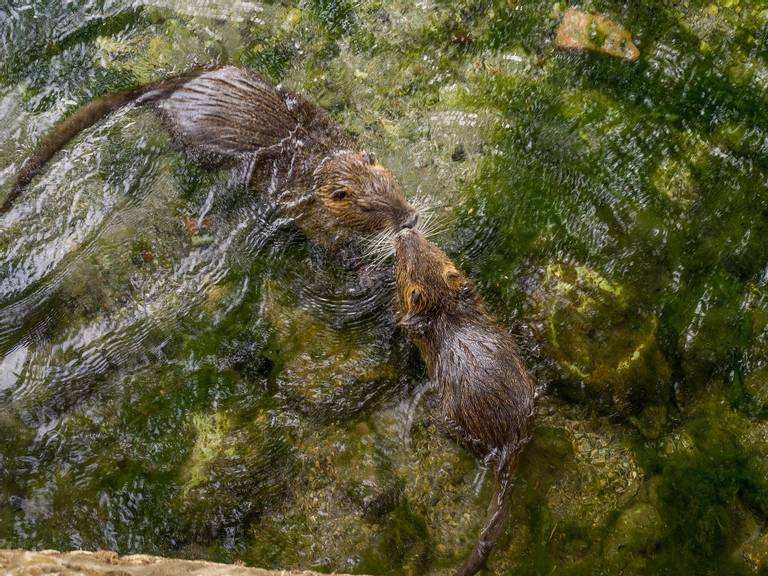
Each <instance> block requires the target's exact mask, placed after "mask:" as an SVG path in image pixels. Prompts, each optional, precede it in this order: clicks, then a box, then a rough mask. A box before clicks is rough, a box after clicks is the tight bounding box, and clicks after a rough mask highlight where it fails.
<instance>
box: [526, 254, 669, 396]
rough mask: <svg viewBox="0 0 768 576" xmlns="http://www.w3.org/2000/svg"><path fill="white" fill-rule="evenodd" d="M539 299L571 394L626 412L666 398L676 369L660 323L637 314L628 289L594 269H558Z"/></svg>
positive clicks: (551, 270)
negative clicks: (660, 338) (664, 348)
mask: <svg viewBox="0 0 768 576" xmlns="http://www.w3.org/2000/svg"><path fill="white" fill-rule="evenodd" d="M533 301H534V303H535V306H536V308H537V309H538V310H537V315H538V316H539V317H540V319H541V323H540V330H541V339H542V341H544V342H546V343H547V345H548V347H549V349H550V350H549V352H550V354H551V356H552V357H554V358H555V359H556V361H557V362H558V364H559V366H560V368H561V369H562V371H563V382H562V386H561V388H562V392H564V393H565V394H566V395H568V396H575V397H578V398H580V399H581V398H583V399H585V400H590V401H598V402H602V403H608V404H610V405H611V406H613V407H618V408H622V409H623V408H626V407H627V405H628V404H629V403H632V404H634V403H637V404H646V403H648V402H650V401H652V400H653V399H654V397H655V398H657V399H662V400H664V399H666V397H665V395H666V392H667V389H668V385H669V381H670V378H671V371H670V368H669V365H668V363H667V361H666V359H665V357H664V355H663V354H662V353H661V351H660V349H659V345H658V342H657V336H656V330H657V324H658V321H657V318H656V316H655V315H653V314H649V313H646V312H643V311H641V310H637V309H635V305H634V304H633V301H632V298H631V296H630V295H628V294H627V293H626V291H625V288H624V287H623V286H622V285H621V284H618V283H616V282H613V281H611V280H609V279H607V278H605V277H604V276H602V275H601V274H600V273H599V272H597V271H596V270H593V269H590V268H588V267H586V266H577V265H573V264H570V263H560V264H550V265H548V266H547V268H546V271H545V274H544V278H543V282H542V284H541V286H540V288H539V289H538V290H537V291H536V292H535V293H534V294H533Z"/></svg>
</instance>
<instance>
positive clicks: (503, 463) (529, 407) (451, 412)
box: [394, 229, 534, 576]
mask: <svg viewBox="0 0 768 576" xmlns="http://www.w3.org/2000/svg"><path fill="white" fill-rule="evenodd" d="M394 242H395V281H396V284H397V291H398V296H399V301H400V306H401V309H402V320H401V323H402V325H403V326H404V327H405V328H406V330H407V331H408V332H409V333H410V334H411V336H412V337H413V339H414V341H415V343H416V346H417V347H418V348H419V351H420V352H421V355H422V357H423V358H424V362H425V363H426V365H427V370H428V372H429V375H430V378H431V379H432V381H433V382H434V383H435V384H436V386H437V390H438V394H439V399H440V411H441V418H442V420H443V424H444V425H445V427H446V428H447V430H448V431H450V432H452V433H453V434H454V435H455V436H457V437H458V438H459V439H460V440H461V441H462V442H464V443H465V444H466V445H467V446H468V447H470V448H471V449H472V450H474V451H475V453H477V454H478V455H480V456H482V457H484V458H487V459H489V460H491V461H493V462H494V464H495V472H496V492H495V494H494V496H493V499H492V500H491V503H490V505H489V509H488V516H487V519H486V523H485V526H484V528H483V530H482V531H481V533H480V538H479V541H478V544H477V546H476V547H475V549H474V551H473V552H472V554H471V555H470V557H469V558H468V559H467V561H466V562H465V564H464V565H463V566H462V568H461V569H460V571H459V572H458V574H460V575H462V576H469V575H471V574H475V573H476V572H477V571H478V570H479V569H480V567H481V566H482V564H483V562H484V561H485V559H486V558H487V556H488V554H489V553H490V549H491V547H492V546H493V544H494V542H495V541H496V539H497V538H498V536H499V534H500V533H501V530H502V529H503V527H504V519H505V517H506V511H507V507H508V498H509V483H510V476H511V474H512V473H513V471H514V468H515V466H516V464H517V457H518V454H519V452H520V449H521V448H522V446H523V445H524V444H525V443H526V442H527V440H528V433H529V428H530V425H531V421H532V418H533V401H534V381H533V378H532V377H531V376H530V374H529V373H528V371H527V370H526V368H525V366H524V364H523V361H522V359H521V358H520V355H519V353H518V351H517V346H516V345H515V343H514V341H513V340H512V337H511V336H510V335H509V334H508V333H507V331H506V330H504V329H503V328H502V327H501V326H500V325H499V324H497V323H496V321H495V320H494V319H493V318H492V317H491V316H490V315H489V314H488V312H487V311H486V309H485V306H484V305H483V303H482V301H481V299H480V297H479V296H478V295H477V293H476V291H475V289H474V287H473V286H472V284H471V282H470V281H469V280H468V279H467V278H466V277H465V276H464V275H463V274H462V273H461V272H460V271H459V270H458V269H457V268H456V266H455V265H454V264H453V262H451V260H450V258H448V256H446V255H445V253H444V252H442V251H441V250H440V249H439V248H437V247H436V246H435V245H434V244H432V243H431V242H429V241H428V240H427V239H426V238H425V237H424V236H423V234H422V233H421V232H419V231H417V230H412V229H404V230H402V231H401V232H399V233H398V234H397V235H396V237H395V240H394Z"/></svg>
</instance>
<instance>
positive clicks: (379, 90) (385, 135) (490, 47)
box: [0, 0, 768, 575]
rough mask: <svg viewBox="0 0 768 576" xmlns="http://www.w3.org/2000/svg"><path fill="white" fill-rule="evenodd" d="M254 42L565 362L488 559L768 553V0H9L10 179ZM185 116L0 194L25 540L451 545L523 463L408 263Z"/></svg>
mask: <svg viewBox="0 0 768 576" xmlns="http://www.w3.org/2000/svg"><path fill="white" fill-rule="evenodd" d="M574 11H580V13H583V14H587V15H591V16H590V17H589V18H587V17H580V18H582V19H581V20H579V21H582V22H585V23H586V24H585V25H586V26H588V27H589V29H587V30H586V31H585V32H584V34H583V35H579V34H578V33H574V37H575V38H577V39H580V41H581V42H582V43H586V44H585V46H584V47H585V49H583V50H580V49H572V48H560V47H558V27H559V26H560V24H561V23H562V22H563V20H564V19H565V18H566V14H567V13H569V12H570V13H575V12H574ZM627 34H628V35H629V36H627ZM622 40H623V41H625V42H627V41H629V42H631V45H632V46H633V47H634V48H635V49H636V50H637V54H636V57H635V53H634V51H632V49H631V47H630V46H629V44H626V43H625V44H624V47H623V49H622V47H621V42H622ZM614 41H616V42H618V44H617V45H614V44H611V43H610V42H614ZM587 44H588V45H587ZM615 46H618V49H614V48H615ZM627 50H628V51H629V52H627ZM611 52H615V53H613V54H612V53H611ZM625 53H626V54H627V56H626V57H622V55H623V54H625ZM225 63H235V64H238V65H240V66H243V67H247V68H249V69H253V70H255V71H256V72H258V73H259V74H261V75H263V76H264V77H266V78H268V79H269V80H271V81H273V82H281V83H284V84H285V85H287V86H288V87H290V88H291V89H294V90H297V91H299V92H301V93H303V94H305V95H307V97H309V98H310V99H311V100H312V101H314V102H316V103H317V104H319V105H321V106H323V107H324V108H326V109H327V110H329V111H330V112H331V114H332V115H333V116H334V117H335V118H336V119H337V120H338V121H339V122H340V123H341V124H342V125H343V126H344V128H345V129H346V130H348V131H349V132H350V133H352V134H353V135H354V136H355V138H356V139H357V140H358V141H359V142H360V144H361V146H363V147H365V148H368V149H370V150H372V151H375V152H376V154H377V157H378V158H379V160H380V161H381V162H382V163H383V164H385V165H386V166H387V167H389V168H390V169H391V170H392V171H393V172H394V173H395V174H396V175H397V176H398V179H399V180H400V181H401V183H402V185H403V189H404V190H405V192H406V195H407V196H408V197H409V198H411V199H419V202H420V203H421V204H423V205H427V206H429V210H430V211H431V212H432V213H433V214H434V215H435V222H436V223H437V224H436V226H437V227H438V228H439V229H438V230H436V235H435V236H434V240H435V241H436V242H437V243H438V244H440V246H441V247H443V248H444V249H445V250H447V251H448V252H449V254H450V255H451V257H452V258H453V259H454V260H455V261H456V262H457V264H458V265H459V266H460V267H461V268H462V270H463V271H464V272H465V273H467V274H468V275H469V276H470V277H472V279H473V280H474V281H475V283H476V284H477V286H478V290H479V291H480V292H481V294H482V295H483V298H484V299H485V300H486V301H487V302H488V304H489V307H490V308H491V310H492V312H493V314H495V315H496V316H497V317H498V318H499V319H501V320H503V321H504V323H505V324H507V325H508V326H510V330H511V331H512V332H513V333H514V335H515V337H516V338H517V340H518V342H519V343H520V345H521V348H522V351H523V354H524V355H525V357H526V360H527V362H528V365H529V366H530V367H531V368H532V370H533V371H534V372H535V374H536V376H537V379H538V381H539V384H540V394H539V400H538V404H539V405H538V419H537V423H536V426H535V430H534V436H533V440H532V442H531V443H530V444H529V445H528V446H527V447H526V449H525V451H524V454H523V458H522V461H521V464H520V469H519V471H518V474H517V479H516V483H515V487H514V491H513V496H512V501H513V505H512V509H511V513H510V520H509V522H508V524H507V528H506V530H505V532H504V533H503V534H502V536H501V538H500V540H499V542H498V543H497V545H496V547H495V549H494V552H493V553H492V554H491V558H490V561H489V563H488V567H487V573H489V574H509V575H529V574H530V575H533V574H563V575H580V574H619V573H621V574H638V575H640V574H643V575H647V574H660V575H668V574H718V575H721V574H726V575H727V574H739V575H741V574H764V573H767V572H766V571H768V243H767V242H766V238H768V96H766V95H767V94H768V8H766V6H765V4H764V3H763V2H760V1H757V0H710V1H706V2H702V1H697V0H688V1H686V2H662V1H660V0H659V1H655V0H643V1H637V2H619V1H609V0H603V1H601V0H585V1H584V2H581V3H576V2H570V1H553V2H538V1H528V0H503V1H502V0H499V1H490V0H484V1H472V0H460V1H459V2H447V1H443V0H427V1H424V2H401V1H400V0H392V1H389V2H383V1H377V0H346V1H334V0H306V1H302V2H290V1H275V2H253V1H246V0H226V1H217V2H214V1H213V0H192V1H188V2H182V1H176V0H151V1H150V0H147V1H138V0H135V1H133V0H82V1H80V2H61V1H59V0H33V1H31V2H30V0H24V1H21V0H10V1H9V2H5V3H4V4H2V5H0V196H2V195H4V194H5V193H6V192H7V190H8V188H9V187H10V185H11V183H12V181H13V177H14V174H15V172H16V170H18V168H19V166H20V165H21V163H22V162H23V160H24V159H25V158H26V157H28V156H29V154H30V153H31V151H32V150H33V148H34V146H35V144H36V143H37V142H38V141H39V140H40V139H41V138H42V137H43V136H44V134H45V133H46V132H47V131H48V130H49V129H50V128H51V126H53V125H54V124H55V123H56V122H57V121H59V120H61V119H62V118H63V117H65V116H66V115H67V114H68V113H71V112H72V111H73V110H75V109H77V108H78V107H79V106H81V105H83V104H85V103H86V102H88V101H90V100H92V99H93V98H95V97H97V96H99V95H102V94H106V93H109V92H113V91H117V90H125V89H129V88H132V87H136V86H139V85H142V84H145V83H147V82H152V81H156V80H159V79H162V78H166V77H168V76H170V75H172V74H174V73H178V72H180V71H183V70H186V69H188V68H190V67H192V66H197V65H212V64H225ZM157 124H158V123H157V122H156V121H155V118H154V117H153V116H152V114H151V112H147V111H142V110H124V111H121V112H119V113H118V114H115V115H114V116H113V117H110V118H109V119H107V120H106V121H105V122H103V123H100V124H98V125H97V126H96V127H94V128H92V129H89V130H88V131H86V132H85V133H83V134H82V135H81V136H80V137H79V138H78V139H77V140H76V141H75V142H73V143H72V144H71V145H70V146H68V147H67V148H66V149H65V150H64V151H63V152H62V153H61V154H59V155H58V156H57V157H56V158H55V159H54V160H53V161H52V162H51V164H50V165H49V166H48V168H47V170H46V171H45V172H44V174H43V175H41V177H40V178H39V179H37V180H36V181H35V182H34V183H33V184H32V185H31V186H30V187H29V189H28V190H27V192H26V193H25V196H24V198H23V199H22V201H20V202H19V204H18V205H17V206H16V208H15V209H14V210H13V211H12V212H11V213H9V214H8V215H5V216H2V217H0V546H2V547H25V548H38V549H43V548H57V549H64V550H66V549H76V548H85V549H98V548H104V549H112V550H116V551H119V552H121V553H129V552H146V553H154V554H162V555H167V556H176V557H185V558H208V559H213V560H218V561H234V560H242V561H244V562H245V563H246V564H249V565H255V566H263V567H284V568H291V567H296V568H311V569H315V570H320V571H343V572H350V573H365V574H412V575H416V574H419V575H420V574H449V573H451V572H452V570H453V569H454V568H455V567H456V566H457V565H458V564H459V562H460V561H461V559H463V558H464V557H466V555H467V553H468V552H469V551H470V550H471V549H472V547H473V545H474V543H475V538H476V535H477V532H478V530H479V528H480V525H481V523H482V521H483V519H484V515H485V512H486V508H485V507H486V504H487V502H488V499H489V496H490V493H491V491H492V485H491V484H492V479H491V476H492V475H491V474H486V473H485V472H484V470H483V469H482V468H481V466H480V465H479V463H478V462H477V461H476V460H475V458H473V457H472V455H471V454H470V453H468V452H467V451H465V450H464V449H462V448H460V447H459V446H457V445H456V444H455V443H454V442H453V441H452V440H451V439H449V438H447V437H445V436H443V435H442V434H441V433H440V432H439V431H438V430H437V428H436V426H435V423H434V422H433V420H432V415H433V412H434V411H433V410H432V405H433V404H434V398H433V392H432V391H431V389H430V387H429V385H428V382H427V379H426V374H425V372H424V369H423V366H422V365H421V363H420V360H419V357H418V353H417V352H416V351H415V349H414V348H413V346H412V345H411V344H410V343H409V342H408V339H407V338H405V337H404V335H403V334H402V332H401V331H400V329H399V328H398V327H397V321H396V318H395V315H394V312H393V308H392V302H393V300H392V297H393V295H392V293H391V288H392V286H391V281H390V280H389V279H388V278H389V274H390V273H389V268H388V267H389V266H391V262H385V263H384V264H382V265H381V266H380V267H378V268H376V267H360V268H357V269H350V268H349V267H346V266H344V265H343V264H342V263H340V262H339V261H338V260H337V259H335V258H334V257H333V256H332V255H330V254H327V253H325V252H324V251H323V250H322V249H320V248H318V247H316V246H312V245H311V244H309V243H307V242H306V240H305V239H304V238H302V236H301V232H300V231H299V230H298V228H297V227H296V226H295V225H293V224H292V223H291V222H290V221H286V220H285V219H282V218H281V217H280V214H279V211H277V210H275V207H274V206H269V205H265V204H264V203H263V202H260V201H259V198H258V197H255V196H254V195H251V194H248V193H247V192H246V191H245V189H244V186H243V175H242V174H228V173H224V172H222V173H211V172H207V171H205V170H204V169H203V168H201V167H200V166H197V165H195V164H193V163H191V162H189V161H188V160H186V159H185V158H184V156H183V155H182V154H180V153H179V152H178V151H177V150H175V149H174V147H173V146H172V144H171V140H170V138H169V137H168V135H167V133H165V131H164V130H163V129H162V127H161V126H158V125H157Z"/></svg>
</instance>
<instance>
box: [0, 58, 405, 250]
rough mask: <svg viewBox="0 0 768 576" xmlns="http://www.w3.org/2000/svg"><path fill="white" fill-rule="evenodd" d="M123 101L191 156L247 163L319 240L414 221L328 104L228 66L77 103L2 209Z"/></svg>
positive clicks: (254, 184) (215, 163)
mask: <svg viewBox="0 0 768 576" xmlns="http://www.w3.org/2000/svg"><path fill="white" fill-rule="evenodd" d="M128 105H133V106H146V105H151V106H152V107H153V108H154V109H156V110H157V111H158V112H159V114H160V117H161V119H162V121H163V123H164V124H165V126H166V127H167V128H168V129H169V131H170V132H171V133H172V134H173V136H174V141H175V142H176V145H177V146H178V147H179V148H180V149H182V150H183V151H184V152H185V153H186V154H188V155H189V156H190V157H192V158H193V159H195V160H197V161H200V162H203V163H205V164H206V165H208V166H211V167H233V166H237V165H248V166H249V174H250V182H249V184H250V186H251V188H252V189H254V190H258V191H259V192H261V191H263V190H265V189H270V190H271V191H272V192H274V193H275V194H276V195H278V196H279V200H280V203H281V205H283V206H284V207H285V208H286V210H287V212H288V213H289V214H290V215H291V216H294V217H296V218H297V220H298V221H299V225H300V226H301V227H302V229H304V231H305V232H307V234H308V236H310V237H311V238H312V239H314V240H316V241H318V242H320V243H322V244H333V243H335V242H336V241H337V240H338V239H339V238H343V237H345V236H347V235H349V232H355V233H378V232H382V231H386V230H390V231H397V230H399V229H400V228H401V227H403V226H413V225H415V223H416V219H417V214H416V211H415V210H414V208H413V207H412V206H411V205H410V204H409V203H408V202H407V201H406V199H405V197H404V196H403V193H402V191H401V190H400V187H399V186H398V184H397V181H396V180H395V178H394V176H393V175H392V174H391V173H390V172H389V171H388V170H387V169H386V168H384V167H383V166H381V165H380V164H378V163H376V161H375V160H374V158H373V156H371V155H370V154H368V153H366V152H363V151H359V150H356V149H355V147H354V145H353V143H352V142H351V140H350V138H349V137H348V136H347V135H346V134H345V133H344V131H343V130H342V129H341V127H340V126H339V125H338V124H337V123H336V122H335V121H334V120H333V118H332V117H331V116H330V115H329V114H328V113H327V112H325V111H324V110H322V109H321V108H319V107H318V106H316V105H314V104H312V103H311V102H308V101H307V100H306V99H304V98H303V97H301V96H300V95H298V94H296V93H294V92H291V91H289V90H286V89H284V88H281V87H274V86H272V85H271V84H269V83H268V82H266V81H265V80H263V79H261V78H259V77H258V76H257V75H256V74H254V73H253V72H250V71H247V70H243V69H240V68H237V67H235V66H224V67H222V68H216V69H211V70H197V71H193V72H189V73H187V74H184V75H181V76H178V77H176V78H172V79H170V80H166V81H163V82H159V83H157V84H153V85H150V86H145V87H142V88H137V89H135V90H131V91H127V92H120V93H116V94H111V95H108V96H105V97H103V98H99V99H97V100H95V101H93V102H91V103H90V104H88V105H86V106H84V107H83V108H81V109H80V110H78V111H77V112H75V113H74V114H72V115H71V116H70V117H68V118H67V119H66V120H64V121H63V122H62V123H61V124H59V126H57V127H56V128H55V129H54V130H53V131H52V133H51V134H50V135H49V136H48V137H47V138H46V139H45V140H44V141H43V142H42V143H41V145H40V146H39V147H38V148H37V150H36V151H35V153H34V154H33V155H32V157H30V158H29V159H28V160H27V162H25V164H24V166H23V167H22V169H21V170H20V172H19V174H18V176H17V178H16V181H15V183H14V184H13V187H12V188H11V191H10V193H9V194H8V196H7V197H6V199H5V201H4V203H3V204H2V206H1V207H0V213H3V212H7V211H8V210H9V209H10V208H11V206H12V204H13V202H14V200H15V199H16V197H17V196H18V195H19V193H20V192H21V190H22V189H23V188H24V187H25V186H26V185H27V184H29V182H30V181H31V180H32V179H33V178H34V177H35V176H36V175H37V174H39V173H40V171H41V170H42V168H43V167H44V165H45V163H46V162H47V161H48V160H50V159H51V157H52V156H53V155H54V154H55V153H56V152H57V151H58V150H60V149H61V148H62V147H63V146H65V145H66V144H67V143H68V142H69V141H70V140H71V139H72V138H74V137H75V136H76V135H77V134H78V133H80V132H81V131H82V130H84V129H86V128H88V127H90V126H92V125H93V124H95V123H96V122H98V121H99V120H100V119H102V118H104V117H105V116H106V115H107V114H109V113H110V112H113V111H115V110H117V109H119V108H121V107H124V106H128Z"/></svg>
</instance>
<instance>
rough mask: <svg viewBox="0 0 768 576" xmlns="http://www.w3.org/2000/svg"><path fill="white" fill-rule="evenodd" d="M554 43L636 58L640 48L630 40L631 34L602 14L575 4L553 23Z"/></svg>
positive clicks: (560, 45)
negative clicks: (556, 22)
mask: <svg viewBox="0 0 768 576" xmlns="http://www.w3.org/2000/svg"><path fill="white" fill-rule="evenodd" d="M555 44H556V45H557V47H558V48H575V49H579V50H592V51H594V52H600V53H602V54H607V55H608V56H616V57H618V58H626V59H627V60H637V59H638V58H639V57H640V50H638V49H637V46H635V45H634V43H633V42H632V34H630V33H629V32H628V31H627V30H625V29H624V28H623V27H622V26H620V25H619V24H617V23H616V22H614V21H612V20H609V19H608V18H606V17H605V16H599V15H597V14H589V13H588V12H582V11H581V10H577V9H576V8H570V9H568V10H566V12H565V14H564V15H563V20H562V21H561V22H560V25H559V26H558V27H557V36H556V37H555Z"/></svg>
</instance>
